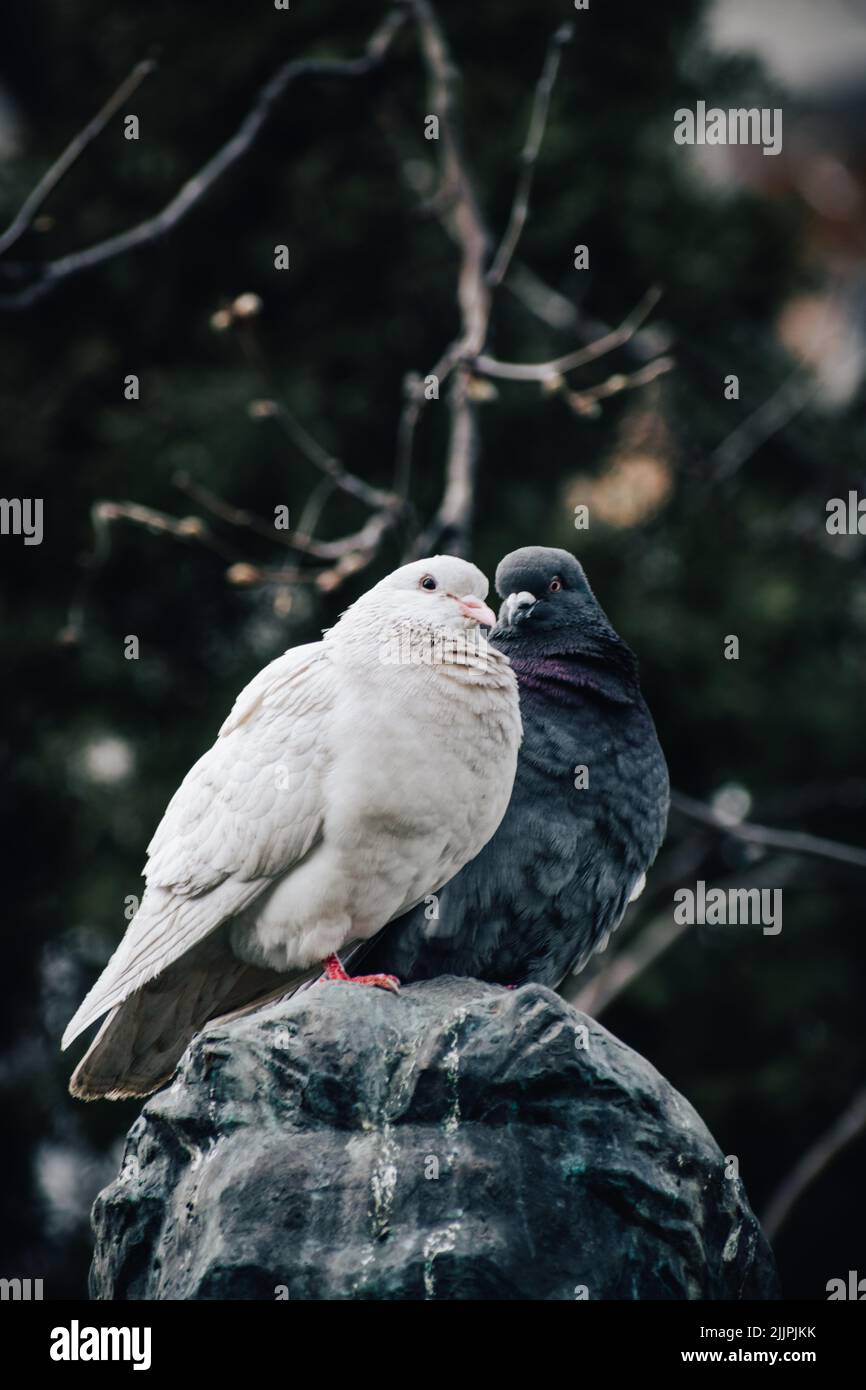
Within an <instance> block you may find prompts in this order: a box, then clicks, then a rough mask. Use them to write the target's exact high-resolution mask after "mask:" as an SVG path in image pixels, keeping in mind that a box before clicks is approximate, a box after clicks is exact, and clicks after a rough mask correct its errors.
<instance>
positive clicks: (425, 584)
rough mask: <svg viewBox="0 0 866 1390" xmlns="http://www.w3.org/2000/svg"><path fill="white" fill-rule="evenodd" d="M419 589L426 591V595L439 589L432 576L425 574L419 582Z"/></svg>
mask: <svg viewBox="0 0 866 1390" xmlns="http://www.w3.org/2000/svg"><path fill="white" fill-rule="evenodd" d="M421 588H422V589H426V590H427V592H428V594H432V592H433V590H434V589H438V588H439V585H438V584H437V583H436V580H435V579H434V578H433V576H432V574H425V576H424V578H423V579H422V580H421Z"/></svg>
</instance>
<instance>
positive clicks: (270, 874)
mask: <svg viewBox="0 0 866 1390" xmlns="http://www.w3.org/2000/svg"><path fill="white" fill-rule="evenodd" d="M487 590H488V583H487V580H486V578H485V577H484V575H483V574H482V573H481V571H480V570H478V569H476V567H475V566H474V565H470V564H468V563H467V562H466V561H465V560H460V559H456V558H455V557H453V556H449V555H437V556H435V557H434V558H432V559H429V560H418V561H416V562H415V563H413V564H410V565H404V566H403V568H402V569H398V570H396V571H395V572H394V573H393V574H391V575H389V576H388V577H387V578H386V579H383V580H382V581H381V583H379V584H377V585H376V586H375V588H373V589H370V590H369V591H368V592H367V593H366V594H364V595H363V596H362V597H361V598H360V599H358V600H357V602H356V603H354V604H353V605H352V606H351V607H350V608H349V609H347V611H346V612H345V613H344V614H343V615H342V617H341V618H340V620H339V622H338V623H337V624H336V625H335V626H334V627H333V628H331V629H330V630H329V631H327V632H326V633H325V635H324V639H323V640H322V641H321V642H312V643H310V644H309V645H306V646H302V647H295V648H293V649H291V650H289V651H287V652H285V653H284V655H283V656H280V657H278V658H277V659H276V661H272V662H271V663H270V665H268V666H266V667H265V668H264V670H262V671H260V672H259V674H258V675H257V676H256V677H255V678H254V679H253V680H252V681H251V682H250V684H249V685H248V686H247V687H246V689H245V690H243V691H242V692H241V694H240V695H239V696H238V699H237V700H236V702H235V705H234V708H233V709H232V712H231V714H230V715H229V717H228V719H227V720H226V722H225V723H224V724H223V726H222V728H221V729H220V731H219V737H218V738H217V741H216V743H215V744H214V745H213V747H212V748H211V749H209V751H208V752H207V753H205V754H204V756H203V757H201V758H200V759H199V760H198V762H197V763H196V764H195V766H194V767H193V768H192V769H191V771H190V772H189V773H187V775H186V777H185V778H184V780H183V782H182V783H181V785H180V787H179V789H178V790H177V792H176V793H175V795H174V796H173V797H172V799H171V801H170V803H169V805H168V808H167V810H166V812H165V815H164V817H163V819H162V822H161V823H160V825H159V827H158V829H157V831H156V834H155V835H154V837H153V839H152V841H151V843H150V845H149V846H148V855H149V860H148V863H147V865H146V867H145V869H144V871H143V872H144V875H145V878H146V879H147V888H146V891H145V893H144V896H143V898H142V901H141V906H140V907H139V909H138V912H137V913H136V915H135V917H134V918H133V920H132V921H131V923H130V925H129V927H128V929H127V932H126V935H125V936H124V938H123V940H122V941H121V943H120V945H119V946H118V948H117V950H116V951H115V953H114V955H113V956H112V958H111V960H110V961H109V963H108V965H107V966H106V968H105V970H104V971H103V972H102V975H101V976H100V977H99V979H98V980H97V982H96V984H95V985H94V986H93V989H92V990H91V991H90V993H89V994H88V995H87V998H86V999H85V1000H84V1002H83V1004H82V1005H81V1007H80V1008H79V1009H78V1012H77V1013H76V1014H75V1017H74V1018H73V1019H72V1020H71V1022H70V1024H69V1026H68V1028H67V1029H66V1032H65V1034H64V1036H63V1043H62V1045H63V1047H64V1048H65V1047H67V1046H68V1045H69V1043H70V1042H72V1040H73V1039H74V1038H76V1037H77V1036H78V1034H79V1033H81V1032H82V1031H83V1030H84V1029H85V1028H87V1027H88V1025H90V1024H91V1023H93V1022H95V1020H96V1019H98V1018H100V1017H101V1016H102V1015H103V1014H105V1013H107V1012H108V1011H109V1010H110V1013H108V1018H107V1019H106V1020H105V1022H104V1023H103V1025H102V1028H101V1029H100V1031H99V1033H98V1034H97V1035H96V1037H95V1039H94V1041H93V1042H92V1044H91V1046H90V1048H89V1049H88V1051H87V1052H86V1054H85V1056H84V1058H83V1059H82V1061H81V1062H80V1063H79V1065H78V1067H77V1068H76V1070H75V1072H74V1074H73V1077H72V1080H71V1082H70V1091H71V1092H72V1094H73V1095H74V1096H78V1097H79V1098H81V1099H83V1100H95V1099H98V1098H101V1097H104V1098H106V1099H109V1100H116V1099H121V1098H124V1097H128V1096H139V1095H149V1094H150V1092H151V1091H154V1090H156V1089H157V1088H158V1087H159V1086H161V1085H162V1084H164V1082H165V1081H167V1080H168V1079H169V1078H170V1076H171V1074H172V1073H173V1071H174V1069H175V1066H176V1064H177V1062H178V1060H179V1058H180V1056H181V1054H182V1052H183V1051H184V1049H185V1047H186V1046H187V1044H188V1043H189V1041H190V1040H191V1038H192V1037H193V1036H194V1034H195V1033H196V1032H197V1031H198V1030H199V1029H200V1028H202V1027H203V1026H204V1024H205V1023H207V1022H209V1021H211V1020H213V1019H214V1018H216V1017H222V1016H225V1015H226V1014H229V1013H233V1012H241V1011H244V1010H245V1009H247V1008H249V1007H257V1006H258V1005H259V1004H261V1003H262V1002H265V1000H267V999H269V998H274V997H277V996H279V995H280V994H282V993H283V992H284V991H285V990H286V989H287V988H288V987H289V985H290V984H291V983H293V982H297V980H298V979H299V977H302V976H303V974H304V973H307V972H309V973H314V974H318V973H319V971H320V969H321V965H322V962H324V963H325V966H326V974H327V975H328V977H329V978H331V979H333V980H340V981H348V980H349V977H348V976H347V975H346V973H345V971H344V970H343V969H342V966H341V965H340V962H339V959H338V957H337V954H336V953H337V952H338V951H340V950H341V949H342V948H343V947H344V946H348V945H350V944H351V943H353V942H357V941H362V940H365V939H366V938H367V937H370V936H372V935H373V934H374V933H375V932H377V931H378V930H379V929H380V928H381V927H382V926H384V925H385V923H386V922H389V921H390V920H391V919H392V918H394V917H398V916H399V915H400V914H401V913H402V912H405V911H407V909H409V908H411V907H412V906H414V905H415V904H416V903H418V902H420V901H422V900H423V899H424V898H425V897H426V896H428V895H429V894H431V893H435V892H436V891H437V890H438V889H439V888H441V887H442V886H443V885H444V884H445V883H447V882H448V880H449V879H450V878H453V877H454V875H455V874H456V873H457V872H458V871H459V870H460V869H461V868H462V867H463V865H464V864H466V863H467V862H468V861H469V860H470V859H472V858H474V856H475V855H476V854H477V853H478V851H479V850H480V849H481V848H482V847H483V846H484V845H485V844H486V843H487V841H488V840H489V839H490V838H491V836H492V835H493V833H494V831H495V830H496V829H497V827H498V825H499V822H500V821H501V819H502V817H503V815H504V814H505V810H506V807H507V805H508V801H509V798H510V796H511V787H512V783H513V781H514V773H515V769H516V765H517V752H518V747H519V744H520V739H521V734H522V729H521V722H520V711H519V702H518V693H517V682H516V680H515V677H514V673H513V672H512V670H511V667H510V665H509V662H508V659H507V657H505V656H503V655H502V654H501V653H500V652H498V651H496V650H495V648H493V647H491V646H488V644H487V642H486V640H485V637H484V634H483V633H482V631H481V626H480V625H484V626H492V625H493V623H494V621H495V619H494V615H493V613H492V612H491V610H490V609H489V608H488V607H487V605H486V603H485V602H484V599H485V598H486V596H487ZM360 978H361V982H363V983H371V984H377V985H381V986H383V987H385V988H396V987H397V982H396V981H394V979H393V977H392V976H362V977H360Z"/></svg>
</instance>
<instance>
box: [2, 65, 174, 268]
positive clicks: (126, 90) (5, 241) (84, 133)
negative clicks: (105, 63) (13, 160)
mask: <svg viewBox="0 0 866 1390" xmlns="http://www.w3.org/2000/svg"><path fill="white" fill-rule="evenodd" d="M155 68H156V63H152V62H149V61H148V62H144V63H138V64H137V66H136V67H134V68H133V69H132V72H131V73H130V74H129V76H128V77H126V78H124V80H123V82H121V84H120V86H119V87H118V88H117V90H116V91H115V92H114V93H113V94H112V95H111V96H110V97H109V98H108V101H107V102H106V103H105V105H104V106H103V107H102V108H101V109H100V110H99V111H97V113H96V115H95V116H94V117H93V119H92V120H90V121H88V123H87V125H86V126H85V127H84V129H83V130H81V131H80V132H79V133H78V135H76V136H75V138H74V139H73V140H70V142H69V144H68V145H67V146H66V149H65V150H64V151H63V153H62V154H61V155H60V156H59V158H58V159H56V160H55V161H54V163H53V164H52V165H51V167H50V169H47V170H46V172H45V173H44V174H43V175H42V178H41V179H40V180H39V182H38V183H37V185H36V187H35V188H34V189H33V191H32V192H31V193H29V194H28V196H27V197H26V198H25V199H24V202H23V203H22V204H21V207H20V208H19V210H18V212H17V213H16V214H15V216H14V217H13V219H12V221H11V222H10V224H9V226H8V227H7V228H6V231H5V232H4V233H3V235H2V236H0V256H2V255H3V254H4V253H5V252H6V251H8V250H9V247H10V246H13V245H14V244H15V242H16V241H18V240H19V238H20V237H22V236H23V235H24V233H25V232H26V231H27V229H28V227H30V226H31V225H32V222H33V219H34V217H35V216H36V214H37V212H38V211H39V209H40V208H41V207H42V205H43V203H44V202H45V201H46V199H47V198H49V197H50V195H51V194H52V193H53V192H54V190H55V188H56V187H57V185H58V184H59V183H60V182H61V180H62V179H64V178H65V177H66V175H67V174H68V172H69V170H70V169H71V168H72V166H73V164H74V163H75V161H76V160H77V159H78V158H79V157H80V156H81V155H82V154H83V153H84V151H85V150H86V149H87V146H88V145H89V144H90V143H91V141H93V140H95V139H96V137H97V135H100V134H101V133H102V131H103V130H104V129H105V127H106V126H107V125H108V122H109V121H110V120H111V118H112V116H114V115H115V114H116V112H117V111H119V110H120V108H121V106H123V104H124V102H126V101H127V99H128V98H129V97H131V96H132V94H133V92H135V91H137V90H138V88H139V87H140V86H141V84H142V82H143V81H144V79H145V78H146V77H149V76H150V74H151V73H152V72H153V71H154V70H155Z"/></svg>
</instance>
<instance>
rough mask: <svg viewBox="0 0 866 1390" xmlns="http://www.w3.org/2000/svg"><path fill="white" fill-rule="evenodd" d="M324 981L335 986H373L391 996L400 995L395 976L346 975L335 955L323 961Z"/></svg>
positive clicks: (398, 982)
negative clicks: (328, 981)
mask: <svg viewBox="0 0 866 1390" xmlns="http://www.w3.org/2000/svg"><path fill="white" fill-rule="evenodd" d="M325 979H326V980H330V981H331V983H332V984H335V985H374V986H375V987H376V988H377V989H389V990H390V991H391V993H392V994H399V993H400V981H399V980H398V979H397V976H396V975H347V974H346V972H345V970H344V969H343V967H342V965H341V964H340V957H339V956H336V955H334V956H328V958H327V960H326V961H325Z"/></svg>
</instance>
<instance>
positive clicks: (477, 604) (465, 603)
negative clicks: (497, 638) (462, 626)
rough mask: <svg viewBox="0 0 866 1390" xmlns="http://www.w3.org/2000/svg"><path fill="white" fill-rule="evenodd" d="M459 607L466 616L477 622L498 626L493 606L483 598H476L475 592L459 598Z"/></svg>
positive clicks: (484, 625) (483, 624)
mask: <svg viewBox="0 0 866 1390" xmlns="http://www.w3.org/2000/svg"><path fill="white" fill-rule="evenodd" d="M457 607H458V608H459V609H460V612H461V613H462V614H463V616H464V618H472V620H473V621H474V622H476V623H481V625H482V626H483V627H495V626H496V614H495V613H494V612H493V609H492V608H488V607H487V604H486V603H485V602H484V600H483V599H481V598H476V597H475V595H474V594H466V595H465V596H464V597H463V598H459V599H458V600H457Z"/></svg>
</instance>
